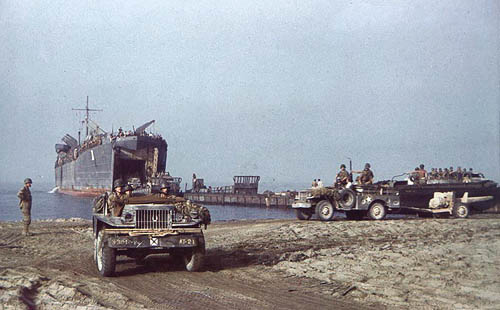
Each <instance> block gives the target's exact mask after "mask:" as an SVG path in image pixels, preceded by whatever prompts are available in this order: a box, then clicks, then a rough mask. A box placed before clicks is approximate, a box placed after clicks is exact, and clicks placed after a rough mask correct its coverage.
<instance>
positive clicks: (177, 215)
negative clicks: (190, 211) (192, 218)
mask: <svg viewBox="0 0 500 310" xmlns="http://www.w3.org/2000/svg"><path fill="white" fill-rule="evenodd" d="M183 220H184V215H182V213H181V212H175V215H174V222H177V223H180V222H182V221H183Z"/></svg>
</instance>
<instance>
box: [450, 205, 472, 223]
mask: <svg viewBox="0 0 500 310" xmlns="http://www.w3.org/2000/svg"><path fill="white" fill-rule="evenodd" d="M452 212H453V216H454V217H458V218H462V219H465V218H467V217H469V213H470V208H469V206H468V205H464V204H457V205H455V206H454V207H453V211H452Z"/></svg>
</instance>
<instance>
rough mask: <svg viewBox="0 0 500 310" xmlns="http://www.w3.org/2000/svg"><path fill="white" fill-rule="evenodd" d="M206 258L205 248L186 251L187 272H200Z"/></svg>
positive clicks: (185, 263) (185, 264)
mask: <svg viewBox="0 0 500 310" xmlns="http://www.w3.org/2000/svg"><path fill="white" fill-rule="evenodd" d="M204 256H205V247H203V248H196V249H193V250H191V251H186V253H185V254H184V266H186V270H187V271H191V272H193V271H198V270H200V268H201V265H202V264H203V257H204Z"/></svg>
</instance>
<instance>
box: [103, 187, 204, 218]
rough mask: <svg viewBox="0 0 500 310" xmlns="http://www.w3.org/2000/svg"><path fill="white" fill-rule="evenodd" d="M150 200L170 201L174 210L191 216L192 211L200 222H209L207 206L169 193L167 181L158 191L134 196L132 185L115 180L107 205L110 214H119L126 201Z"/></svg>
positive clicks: (142, 201)
mask: <svg viewBox="0 0 500 310" xmlns="http://www.w3.org/2000/svg"><path fill="white" fill-rule="evenodd" d="M150 201H155V202H165V203H172V204H174V206H175V209H176V211H177V212H179V213H181V214H182V215H184V216H192V214H193V213H196V214H198V215H199V217H200V219H201V221H202V224H205V225H207V224H210V221H211V218H210V212H209V211H208V209H207V208H205V207H203V206H200V205H197V204H194V203H191V202H190V201H189V200H185V199H184V198H182V197H178V196H176V195H173V194H171V193H170V192H169V186H168V184H167V183H162V184H161V186H160V192H159V193H155V194H150V195H146V196H134V193H133V188H132V186H130V185H129V184H126V183H125V182H123V181H122V180H120V179H118V180H115V181H114V183H113V192H112V193H111V194H110V195H109V196H108V201H107V205H108V210H109V211H110V212H111V215H112V216H121V215H122V211H123V208H124V207H125V205H126V204H127V203H129V202H130V203H145V202H150ZM193 211H194V212H193Z"/></svg>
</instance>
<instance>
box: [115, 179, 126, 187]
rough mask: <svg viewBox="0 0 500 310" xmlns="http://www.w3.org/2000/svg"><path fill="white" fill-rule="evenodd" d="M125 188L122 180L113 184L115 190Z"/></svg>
mask: <svg viewBox="0 0 500 310" xmlns="http://www.w3.org/2000/svg"><path fill="white" fill-rule="evenodd" d="M123 186H124V183H123V180H122V179H118V180H115V182H114V183H113V188H117V187H123Z"/></svg>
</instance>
